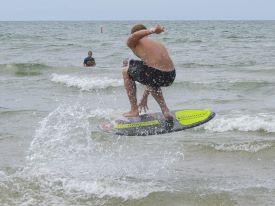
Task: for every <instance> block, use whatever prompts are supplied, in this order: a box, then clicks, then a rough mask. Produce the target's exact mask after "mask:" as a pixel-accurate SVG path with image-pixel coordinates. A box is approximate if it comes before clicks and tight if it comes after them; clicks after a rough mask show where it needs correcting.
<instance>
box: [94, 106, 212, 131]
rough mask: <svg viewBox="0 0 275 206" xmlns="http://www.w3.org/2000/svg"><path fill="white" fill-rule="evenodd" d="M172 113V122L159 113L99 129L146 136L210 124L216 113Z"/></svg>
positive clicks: (102, 126) (193, 110)
mask: <svg viewBox="0 0 275 206" xmlns="http://www.w3.org/2000/svg"><path fill="white" fill-rule="evenodd" d="M171 113H172V114H173V117H174V120H173V121H172V122H167V121H165V119H164V117H163V115H162V113H161V112H157V113H150V114H143V115H140V116H139V117H134V118H124V119H117V120H114V121H112V122H104V123H101V124H100V125H99V128H100V129H101V130H103V131H105V132H108V133H113V134H117V135H127V136H146V135H155V134H164V133H170V132H176V131H181V130H185V129H190V128H193V127H196V126H199V125H201V124H204V123H206V122H208V121H209V120H211V119H212V118H214V116H215V113H214V112H212V111H210V110H208V109H204V110H196V109H190V110H176V111H172V112H171Z"/></svg>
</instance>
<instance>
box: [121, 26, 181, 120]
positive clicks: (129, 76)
mask: <svg viewBox="0 0 275 206" xmlns="http://www.w3.org/2000/svg"><path fill="white" fill-rule="evenodd" d="M163 31H164V28H163V27H161V26H160V25H156V26H155V28H151V29H147V28H146V27H145V26H144V25H142V24H137V25H135V26H134V27H133V28H132V30H131V35H130V37H129V38H128V41H127V46H128V47H129V48H130V49H131V50H132V51H133V53H134V54H135V55H136V56H137V57H139V58H140V59H141V61H140V60H130V61H129V63H128V65H125V64H124V67H123V79H124V86H125V89H126V91H127V95H128V98H129V101H130V104H131V110H130V111H129V112H126V113H124V114H123V115H124V116H125V117H136V116H139V112H141V111H142V110H144V111H145V112H146V111H147V110H148V106H147V99H148V96H149V94H152V96H153V97H154V99H155V100H156V101H157V103H158V104H159V106H160V108H161V111H162V114H163V115H164V118H165V119H166V120H172V119H173V116H172V114H171V113H170V111H169V109H168V107H167V105H166V103H165V100H164V97H163V94H162V90H161V87H167V86H170V85H171V84H172V83H173V82H174V80H175V77H176V71H175V66H174V64H173V62H172V60H171V58H170V56H169V54H168V52H167V50H166V48H165V47H164V46H163V45H162V44H161V43H160V42H158V41H155V40H152V39H150V38H147V37H148V36H149V35H151V34H160V33H162V32H163ZM135 81H137V82H140V83H141V84H143V85H145V86H146V88H145V90H144V93H143V96H142V98H141V100H140V102H139V104H137V96H136V84H135Z"/></svg>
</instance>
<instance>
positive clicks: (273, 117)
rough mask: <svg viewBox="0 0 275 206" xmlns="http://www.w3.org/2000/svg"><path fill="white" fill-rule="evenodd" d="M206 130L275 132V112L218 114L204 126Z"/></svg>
mask: <svg viewBox="0 0 275 206" xmlns="http://www.w3.org/2000/svg"><path fill="white" fill-rule="evenodd" d="M204 128H205V129H206V130H210V131H214V132H226V131H233V130H237V131H244V132H249V131H252V132H255V131H265V132H267V133H273V132H275V114H274V113H258V114H254V115H251V114H233V115H229V114H226V115H217V116H216V118H215V119H214V120H212V121H210V122H209V123H208V124H206V125H205V126H204Z"/></svg>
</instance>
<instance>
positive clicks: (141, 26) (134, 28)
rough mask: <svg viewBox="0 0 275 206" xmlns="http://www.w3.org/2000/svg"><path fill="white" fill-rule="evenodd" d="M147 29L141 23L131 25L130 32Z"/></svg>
mask: <svg viewBox="0 0 275 206" xmlns="http://www.w3.org/2000/svg"><path fill="white" fill-rule="evenodd" d="M144 29H147V28H146V27H145V26H144V25H143V24H136V25H135V26H133V28H132V29H131V34H133V33H135V32H137V31H140V30H144Z"/></svg>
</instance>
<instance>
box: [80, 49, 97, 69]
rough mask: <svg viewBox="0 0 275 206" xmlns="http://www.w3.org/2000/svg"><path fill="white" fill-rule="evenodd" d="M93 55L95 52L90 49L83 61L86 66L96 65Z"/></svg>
mask: <svg viewBox="0 0 275 206" xmlns="http://www.w3.org/2000/svg"><path fill="white" fill-rule="evenodd" d="M92 56H93V52H92V51H88V56H87V57H86V58H85V59H84V61H83V66H84V67H94V66H95V65H96V63H95V59H94V58H93V57H92Z"/></svg>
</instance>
